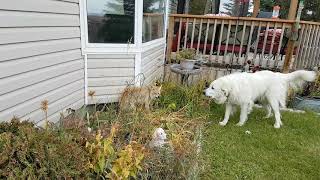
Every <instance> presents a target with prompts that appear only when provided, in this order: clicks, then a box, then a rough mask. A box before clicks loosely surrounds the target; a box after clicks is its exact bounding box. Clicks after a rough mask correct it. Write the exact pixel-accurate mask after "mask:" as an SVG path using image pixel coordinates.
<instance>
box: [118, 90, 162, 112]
mask: <svg viewBox="0 0 320 180" xmlns="http://www.w3.org/2000/svg"><path fill="white" fill-rule="evenodd" d="M160 93H161V86H156V85H152V86H146V87H127V88H126V89H125V90H124V92H123V93H122V95H121V97H120V100H119V102H120V111H124V110H136V109H137V107H139V106H143V107H144V108H145V110H146V111H150V104H151V101H152V100H153V99H155V98H157V97H159V96H160Z"/></svg>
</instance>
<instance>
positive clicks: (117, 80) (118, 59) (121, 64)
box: [87, 54, 135, 104]
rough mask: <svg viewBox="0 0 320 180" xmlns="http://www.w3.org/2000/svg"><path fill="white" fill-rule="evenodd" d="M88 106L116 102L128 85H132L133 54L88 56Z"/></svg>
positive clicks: (133, 71) (133, 72) (133, 70)
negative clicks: (90, 93)
mask: <svg viewBox="0 0 320 180" xmlns="http://www.w3.org/2000/svg"><path fill="white" fill-rule="evenodd" d="M87 59H88V60H87V62H88V92H90V91H95V96H94V97H93V98H91V97H88V103H89V104H95V103H109V102H117V101H118V98H119V95H120V94H121V93H122V91H123V90H124V88H125V87H126V86H127V85H128V84H134V78H135V76H134V74H135V54H88V56H87Z"/></svg>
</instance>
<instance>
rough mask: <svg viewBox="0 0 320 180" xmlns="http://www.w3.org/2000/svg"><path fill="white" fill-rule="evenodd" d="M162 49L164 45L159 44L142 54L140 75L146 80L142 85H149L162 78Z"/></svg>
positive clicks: (163, 55)
mask: <svg viewBox="0 0 320 180" xmlns="http://www.w3.org/2000/svg"><path fill="white" fill-rule="evenodd" d="M164 48H165V45H164V43H161V44H159V45H158V46H155V47H153V48H151V49H148V50H147V51H144V52H143V53H142V73H143V74H144V76H145V78H146V79H145V82H144V84H146V85H149V84H150V83H152V82H154V81H156V80H159V79H161V78H162V77H163V73H164V58H165V54H164Z"/></svg>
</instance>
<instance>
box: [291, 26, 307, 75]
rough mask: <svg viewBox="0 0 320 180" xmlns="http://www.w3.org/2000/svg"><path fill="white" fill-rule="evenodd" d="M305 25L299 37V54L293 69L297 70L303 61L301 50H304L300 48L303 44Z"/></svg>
mask: <svg viewBox="0 0 320 180" xmlns="http://www.w3.org/2000/svg"><path fill="white" fill-rule="evenodd" d="M305 27H306V26H305V25H304V24H302V27H301V32H300V37H299V41H298V46H297V54H296V57H295V61H294V67H293V69H295V70H296V69H297V68H298V64H299V62H300V61H301V52H302V51H301V49H300V48H302V46H301V44H302V40H303V39H304V38H303V36H304V35H305Z"/></svg>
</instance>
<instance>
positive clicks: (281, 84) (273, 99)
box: [205, 70, 316, 128]
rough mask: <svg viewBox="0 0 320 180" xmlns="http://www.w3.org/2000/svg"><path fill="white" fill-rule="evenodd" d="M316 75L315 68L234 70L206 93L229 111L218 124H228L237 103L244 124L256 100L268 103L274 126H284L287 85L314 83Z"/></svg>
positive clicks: (211, 86) (241, 121) (215, 82)
mask: <svg viewBox="0 0 320 180" xmlns="http://www.w3.org/2000/svg"><path fill="white" fill-rule="evenodd" d="M315 78H316V73H315V72H313V71H304V70H299V71H295V72H292V73H289V74H282V73H274V72H271V71H259V72H256V73H234V74H231V75H228V76H224V77H221V78H219V79H217V80H215V81H213V82H212V83H211V84H210V86H209V88H207V89H206V90H205V94H206V96H208V97H211V98H212V99H213V100H214V101H215V102H216V103H217V104H224V103H226V111H225V116H224V119H223V121H221V122H220V123H219V124H220V125H221V126H225V125H226V124H227V123H228V120H229V117H230V115H231V114H232V113H233V110H234V106H236V105H238V106H240V108H241V113H240V121H239V123H238V124H237V125H238V126H242V125H244V123H245V122H246V120H247V116H248V114H250V112H251V110H252V107H253V105H254V102H255V101H256V100H261V99H263V100H266V101H267V102H268V106H267V107H268V115H267V117H270V116H271V109H272V110H273V112H274V115H275V119H276V121H275V124H274V127H275V128H280V126H281V125H282V122H281V117H280V107H285V106H286V98H287V92H288V88H289V87H292V88H297V87H299V86H301V85H302V84H303V82H305V81H308V82H312V81H314V80H315Z"/></svg>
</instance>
